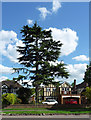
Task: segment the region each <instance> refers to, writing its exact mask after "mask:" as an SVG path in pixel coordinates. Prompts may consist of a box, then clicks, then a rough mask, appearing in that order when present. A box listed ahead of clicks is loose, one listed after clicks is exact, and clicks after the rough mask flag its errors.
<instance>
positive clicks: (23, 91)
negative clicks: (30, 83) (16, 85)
mask: <svg viewBox="0 0 91 120" xmlns="http://www.w3.org/2000/svg"><path fill="white" fill-rule="evenodd" d="M16 93H17V94H18V98H20V99H21V100H22V102H21V103H22V104H27V103H28V100H29V98H30V96H31V94H32V91H31V89H29V88H20V89H19V90H18V91H17V92H16Z"/></svg>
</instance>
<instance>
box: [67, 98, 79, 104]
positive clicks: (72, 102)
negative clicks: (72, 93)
mask: <svg viewBox="0 0 91 120" xmlns="http://www.w3.org/2000/svg"><path fill="white" fill-rule="evenodd" d="M65 104H77V101H76V100H74V99H70V100H68V101H65Z"/></svg>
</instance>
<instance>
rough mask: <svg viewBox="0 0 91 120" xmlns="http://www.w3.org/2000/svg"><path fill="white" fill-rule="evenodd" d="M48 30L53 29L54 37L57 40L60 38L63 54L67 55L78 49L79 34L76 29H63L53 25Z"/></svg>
mask: <svg viewBox="0 0 91 120" xmlns="http://www.w3.org/2000/svg"><path fill="white" fill-rule="evenodd" d="M47 30H52V36H53V39H54V40H56V41H59V40H60V41H61V43H62V44H63V45H62V48H61V56H63V55H65V56H67V55H69V54H71V53H72V52H74V51H75V50H76V47H77V45H78V43H77V42H78V36H77V33H76V32H75V31H74V30H71V29H70V28H64V29H62V30H61V29H57V28H52V27H50V28H49V29H47Z"/></svg>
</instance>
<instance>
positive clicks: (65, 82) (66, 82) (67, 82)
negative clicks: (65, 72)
mask: <svg viewBox="0 0 91 120" xmlns="http://www.w3.org/2000/svg"><path fill="white" fill-rule="evenodd" d="M64 83H65V84H66V85H68V86H69V87H71V85H70V84H69V83H68V82H66V81H65V82H62V83H61V84H60V86H61V85H62V84H64Z"/></svg>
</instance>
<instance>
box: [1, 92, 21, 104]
mask: <svg viewBox="0 0 91 120" xmlns="http://www.w3.org/2000/svg"><path fill="white" fill-rule="evenodd" d="M17 103H21V100H20V99H19V98H17V96H16V95H15V94H13V93H6V94H3V95H2V106H7V105H10V104H12V105H13V104H17Z"/></svg>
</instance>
